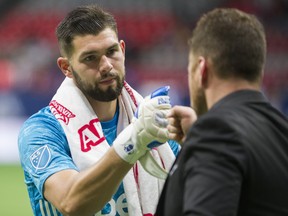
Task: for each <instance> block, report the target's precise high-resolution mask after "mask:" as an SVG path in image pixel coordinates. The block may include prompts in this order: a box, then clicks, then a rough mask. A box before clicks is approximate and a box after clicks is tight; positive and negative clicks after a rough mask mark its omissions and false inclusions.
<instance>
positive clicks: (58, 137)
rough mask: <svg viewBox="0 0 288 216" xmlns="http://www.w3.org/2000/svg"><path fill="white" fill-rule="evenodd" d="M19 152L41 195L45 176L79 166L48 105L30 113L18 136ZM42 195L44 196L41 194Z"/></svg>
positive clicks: (30, 181)
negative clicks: (73, 158) (34, 112)
mask: <svg viewBox="0 0 288 216" xmlns="http://www.w3.org/2000/svg"><path fill="white" fill-rule="evenodd" d="M18 148H19V156H20V161H21V165H22V168H23V170H24V172H25V173H26V175H27V174H28V176H29V177H28V178H26V179H25V181H26V183H27V184H34V185H35V186H36V188H37V189H38V191H39V193H40V194H41V195H42V196H43V185H44V182H45V180H46V179H47V178H48V177H49V176H51V175H52V174H54V173H56V172H59V171H61V170H65V169H74V170H78V169H77V167H76V166H75V164H74V163H73V161H72V158H71V153H70V150H69V146H68V142H67V139H66V136H65V133H64V131H63V129H62V127H61V125H60V124H59V122H58V120H57V119H56V118H55V117H54V116H53V114H51V112H50V109H49V107H46V108H44V109H43V110H41V111H39V112H38V113H37V114H35V115H33V116H32V117H30V118H29V119H28V120H27V121H26V122H25V123H24V124H23V126H22V128H21V130H20V133H19V137H18ZM43 197H44V196H43Z"/></svg>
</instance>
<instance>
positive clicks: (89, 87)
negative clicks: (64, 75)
mask: <svg viewBox="0 0 288 216" xmlns="http://www.w3.org/2000/svg"><path fill="white" fill-rule="evenodd" d="M72 73H73V76H74V77H75V83H76V86H77V87H78V88H79V89H80V90H81V91H82V92H83V94H84V95H85V96H89V97H91V98H92V99H94V100H97V101H102V102H109V101H112V100H115V99H116V98H118V96H119V95H120V94H121V91H122V88H123V86H124V80H125V76H123V77H120V76H119V75H118V74H115V73H112V72H109V73H106V74H105V75H103V76H101V78H100V79H99V80H98V81H100V80H102V79H106V78H108V77H113V78H115V80H116V83H117V85H116V87H112V86H108V88H107V89H106V90H102V89H101V88H100V87H99V84H98V82H95V83H89V82H87V81H84V80H83V79H81V78H80V76H79V75H78V74H77V72H76V71H74V70H73V68H72Z"/></svg>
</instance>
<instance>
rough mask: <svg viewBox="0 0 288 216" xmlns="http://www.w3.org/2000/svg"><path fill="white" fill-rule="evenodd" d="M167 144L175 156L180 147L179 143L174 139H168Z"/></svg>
mask: <svg viewBox="0 0 288 216" xmlns="http://www.w3.org/2000/svg"><path fill="white" fill-rule="evenodd" d="M168 144H169V146H170V148H171V149H172V151H173V153H174V155H175V156H177V155H178V153H179V151H180V148H181V147H180V144H179V143H177V142H176V141H175V140H168Z"/></svg>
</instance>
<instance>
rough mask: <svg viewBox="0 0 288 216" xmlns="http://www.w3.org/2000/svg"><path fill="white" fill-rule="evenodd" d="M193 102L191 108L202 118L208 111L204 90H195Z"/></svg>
mask: <svg viewBox="0 0 288 216" xmlns="http://www.w3.org/2000/svg"><path fill="white" fill-rule="evenodd" d="M191 101H192V104H191V106H192V107H193V109H194V110H195V112H196V114H197V116H201V115H203V114H205V113H206V112H207V111H208V106H207V102H206V96H205V93H204V90H203V89H201V88H198V89H194V90H193V95H192V100H191Z"/></svg>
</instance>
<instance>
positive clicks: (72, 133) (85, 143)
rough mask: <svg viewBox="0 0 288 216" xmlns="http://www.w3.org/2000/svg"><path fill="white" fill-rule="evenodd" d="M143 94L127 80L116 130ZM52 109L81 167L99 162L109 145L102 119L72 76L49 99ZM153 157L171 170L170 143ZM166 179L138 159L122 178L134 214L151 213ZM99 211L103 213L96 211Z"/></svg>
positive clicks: (125, 122)
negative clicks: (150, 172)
mask: <svg viewBox="0 0 288 216" xmlns="http://www.w3.org/2000/svg"><path fill="white" fill-rule="evenodd" d="M142 99H143V98H142V97H141V96H140V95H139V94H138V93H137V92H136V91H135V90H134V89H132V88H131V87H130V86H129V85H128V83H126V82H125V84H124V87H123V90H122V92H121V95H120V96H119V98H118V102H119V119H118V125H117V134H119V133H120V132H121V131H122V130H123V129H124V128H125V127H127V126H128V124H130V122H131V120H132V118H133V115H134V112H135V111H136V108H137V106H138V104H139V103H140V102H141V100H142ZM50 109H51V111H52V113H53V114H54V115H55V117H56V118H57V120H58V121H59V122H60V124H61V126H62V128H63V130H64V132H65V134H66V138H67V140H68V143H69V148H70V151H71V155H72V159H73V161H74V163H75V164H76V166H77V167H78V168H79V170H80V171H81V170H83V169H85V168H88V167H90V166H92V165H93V164H95V163H97V161H98V160H99V159H100V158H101V157H103V155H104V154H105V153H106V152H107V150H108V149H109V148H110V146H109V144H108V143H107V141H106V139H105V137H104V135H103V131H102V127H101V124H100V122H99V119H98V118H97V116H96V114H95V112H94V111H93V109H92V107H91V105H90V103H89V102H88V100H87V98H86V97H85V96H84V95H83V93H82V92H81V91H80V90H79V89H78V88H77V87H76V86H75V84H74V83H73V80H72V79H70V78H65V80H64V81H63V83H62V84H61V85H60V87H59V89H58V90H57V92H56V94H55V95H54V97H53V98H52V100H51V102H50ZM151 154H152V155H153V157H154V159H155V160H156V161H157V162H158V163H159V164H161V165H162V166H163V167H164V169H165V170H167V171H168V170H169V169H170V167H171V166H172V163H173V162H174V160H175V156H174V154H173V152H172V150H171V148H170V147H169V145H168V144H167V143H166V144H163V145H161V146H160V147H158V148H157V149H153V150H151ZM163 183H164V181H163V180H160V179H157V178H155V177H154V176H151V175H150V174H148V173H147V172H145V171H144V169H143V167H142V166H141V165H140V163H139V162H137V163H136V164H135V165H134V167H133V169H131V170H130V171H129V172H128V174H127V175H126V176H125V178H124V179H123V185H124V191H125V195H126V198H127V203H128V213H129V215H131V216H142V215H143V216H152V215H154V212H155V210H156V206H157V203H158V199H159V197H160V193H161V190H162V187H163ZM96 215H101V213H100V212H99V213H97V214H96Z"/></svg>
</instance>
